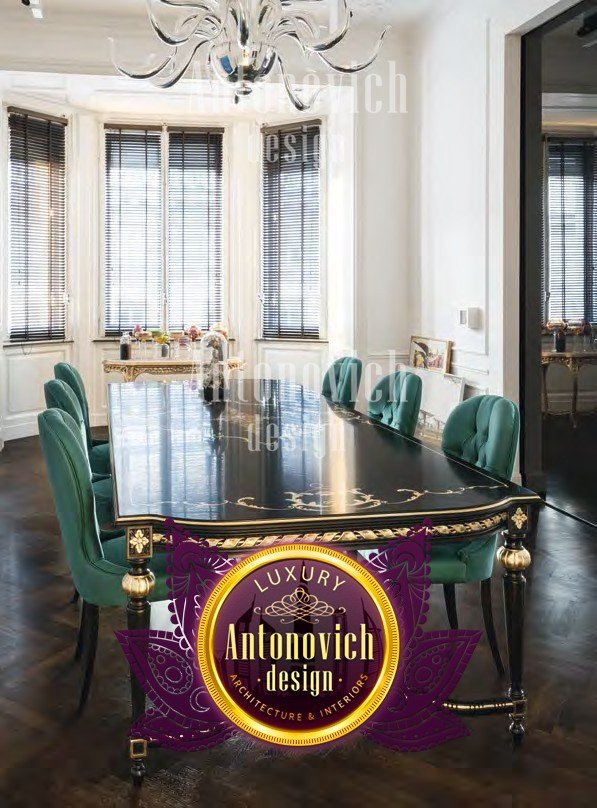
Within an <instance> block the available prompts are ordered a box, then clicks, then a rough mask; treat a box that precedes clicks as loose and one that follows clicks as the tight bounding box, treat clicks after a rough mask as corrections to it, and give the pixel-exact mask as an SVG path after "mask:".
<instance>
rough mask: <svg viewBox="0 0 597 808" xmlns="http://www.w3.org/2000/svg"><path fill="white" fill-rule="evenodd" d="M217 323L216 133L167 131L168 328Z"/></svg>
mask: <svg viewBox="0 0 597 808" xmlns="http://www.w3.org/2000/svg"><path fill="white" fill-rule="evenodd" d="M221 319H222V133H221V132H218V131H192V130H191V131H180V132H176V131H172V132H170V133H169V144H168V326H169V328H172V329H177V330H180V329H182V328H188V326H190V325H197V326H198V327H199V328H202V329H206V328H210V327H211V326H212V325H213V324H214V323H215V322H217V321H218V320H221Z"/></svg>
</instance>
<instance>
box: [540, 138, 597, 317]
mask: <svg viewBox="0 0 597 808" xmlns="http://www.w3.org/2000/svg"><path fill="white" fill-rule="evenodd" d="M546 166H547V170H546V176H547V193H546V216H545V218H546V222H545V228H544V229H545V242H546V249H545V260H544V272H543V289H544V300H545V314H546V317H547V319H551V320H555V319H566V320H572V321H575V320H576V321H578V320H582V319H587V320H589V321H591V322H593V323H594V322H597V306H596V301H597V295H596V292H597V289H596V278H597V274H596V271H595V266H596V261H597V149H596V141H595V139H593V138H587V139H583V138H548V140H547V148H546Z"/></svg>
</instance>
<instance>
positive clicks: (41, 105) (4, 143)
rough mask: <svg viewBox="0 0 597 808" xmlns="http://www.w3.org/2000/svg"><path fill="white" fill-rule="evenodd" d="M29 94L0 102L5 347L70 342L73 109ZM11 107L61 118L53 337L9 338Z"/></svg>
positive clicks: (0, 319) (0, 312) (1, 326)
mask: <svg viewBox="0 0 597 808" xmlns="http://www.w3.org/2000/svg"><path fill="white" fill-rule="evenodd" d="M30 102H31V99H30V98H19V97H18V96H15V95H12V94H11V95H10V96H9V97H8V98H6V99H5V100H4V101H3V102H2V104H1V119H0V160H1V162H2V165H1V168H0V183H1V184H2V190H1V193H0V218H1V222H0V236H1V237H2V240H3V243H4V245H5V249H4V250H3V251H2V254H3V258H2V261H1V262H0V264H1V268H2V283H0V341H1V343H2V345H3V346H4V347H5V348H9V347H11V346H27V345H29V346H36V345H40V346H43V345H64V344H65V343H70V342H72V333H73V329H72V318H73V306H72V273H71V268H72V266H73V258H74V256H73V249H74V248H73V243H72V238H71V221H72V220H73V214H74V210H73V206H74V198H75V191H74V189H73V188H72V171H71V168H72V165H73V153H74V147H75V134H76V133H75V132H74V129H75V123H74V117H73V114H72V109H70V108H68V106H67V108H66V112H65V110H64V106H63V105H61V106H60V108H59V109H58V108H57V107H56V106H55V105H53V104H52V102H51V101H50V102H49V101H44V100H40V101H38V100H37V99H36V100H35V104H31V103H30ZM11 111H14V112H21V113H25V114H29V115H31V117H38V118H41V119H48V118H49V119H53V120H56V121H61V122H63V125H64V127H65V132H64V178H65V179H64V186H65V187H64V219H65V222H64V295H65V312H64V336H63V337H57V338H55V339H48V338H44V339H35V340H33V339H30V340H23V339H14V340H11V338H10V288H11V283H10V271H11V251H12V242H11V239H12V227H11V220H10V211H11V193H10V127H9V120H8V118H9V113H10V112H11Z"/></svg>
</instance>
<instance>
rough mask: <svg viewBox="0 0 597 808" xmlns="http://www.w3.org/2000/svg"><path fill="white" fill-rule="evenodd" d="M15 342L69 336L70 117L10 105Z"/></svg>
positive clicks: (11, 304)
mask: <svg viewBox="0 0 597 808" xmlns="http://www.w3.org/2000/svg"><path fill="white" fill-rule="evenodd" d="M8 129H9V141H10V145H9V154H10V292H9V308H10V325H9V337H10V339H11V340H14V341H29V340H59V339H64V338H65V336H66V333H65V332H66V160H65V132H66V122H62V121H59V120H56V119H50V118H45V117H43V116H41V115H37V114H34V113H27V112H21V111H11V110H9V115H8Z"/></svg>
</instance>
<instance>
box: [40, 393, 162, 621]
mask: <svg viewBox="0 0 597 808" xmlns="http://www.w3.org/2000/svg"><path fill="white" fill-rule="evenodd" d="M38 423H39V435H40V440H41V446H42V450H43V454H44V458H45V461H46V468H47V472H48V478H49V480H50V486H51V489H52V495H53V498H54V506H55V508H56V513H57V516H58V521H59V523H60V531H61V533H62V540H63V542H64V546H65V549H66V556H67V559H68V563H69V566H70V569H71V573H72V576H73V581H74V584H75V587H76V589H77V591H78V592H79V593H80V595H81V597H82V598H83V600H85V601H86V602H87V603H90V604H93V605H95V606H117V605H123V604H124V603H126V596H125V594H124V591H123V589H122V577H123V575H124V574H125V573H126V572H127V570H128V567H127V565H126V562H125V561H124V556H123V555H121V549H122V548H121V544H118V545H114V548H111V549H110V551H109V553H110V556H111V557H112V560H110V559H108V558H107V557H106V555H105V553H104V549H103V545H102V542H101V541H100V533H99V528H98V524H97V519H96V515H95V501H94V496H93V488H92V485H91V471H90V468H89V462H88V460H87V457H86V455H85V451H84V449H83V447H82V446H81V439H80V432H79V427H78V425H77V424H76V422H75V421H74V420H73V419H72V418H71V417H70V415H68V413H66V412H64V411H62V410H58V409H51V410H46V411H45V412H42V413H41V414H40V415H39V416H38ZM111 541H116V542H119V541H120V540H119V539H112V540H111ZM108 544H110V542H108ZM122 552H124V551H123V550H122ZM117 562H118V563H117ZM154 566H155V569H156V571H157V575H156V579H157V580H156V586H155V589H154V591H153V593H152V599H153V600H163V599H164V598H165V597H166V596H167V588H166V576H165V574H164V573H163V571H162V566H163V565H162V562H161V561H160V562H158V563H157V565H154Z"/></svg>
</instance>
